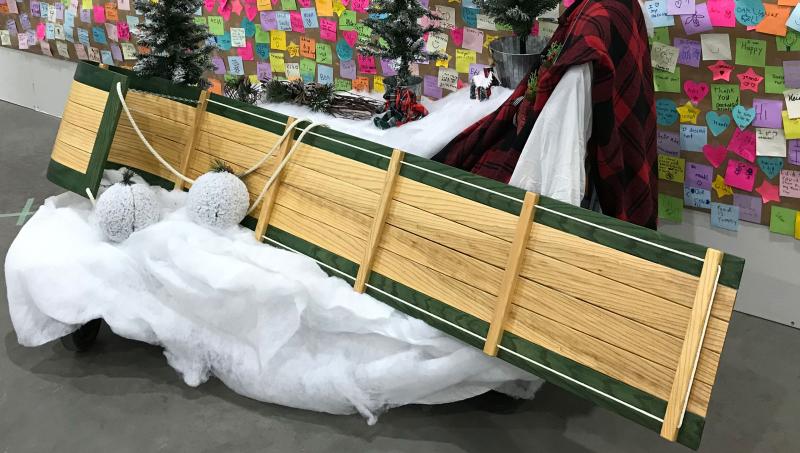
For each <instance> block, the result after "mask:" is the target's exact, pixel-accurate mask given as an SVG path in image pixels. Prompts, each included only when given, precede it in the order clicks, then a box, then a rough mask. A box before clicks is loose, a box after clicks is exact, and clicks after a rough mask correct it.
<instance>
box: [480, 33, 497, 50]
mask: <svg viewBox="0 0 800 453" xmlns="http://www.w3.org/2000/svg"><path fill="white" fill-rule="evenodd" d="M497 38H499V36H495V35H490V34H489V33H486V34H485V35H484V36H483V48H484V49H488V48H489V44H491V43H492V41H494V40H495V39H497Z"/></svg>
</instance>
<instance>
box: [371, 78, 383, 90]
mask: <svg viewBox="0 0 800 453" xmlns="http://www.w3.org/2000/svg"><path fill="white" fill-rule="evenodd" d="M372 86H373V87H374V89H375V92H376V93H383V92H384V91H386V88H385V87H384V86H383V77H381V76H377V75H376V76H375V78H374V79H373V81H372Z"/></svg>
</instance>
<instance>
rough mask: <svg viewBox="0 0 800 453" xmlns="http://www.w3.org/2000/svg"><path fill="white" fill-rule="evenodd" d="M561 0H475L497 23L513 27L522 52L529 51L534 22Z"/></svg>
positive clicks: (481, 9)
mask: <svg viewBox="0 0 800 453" xmlns="http://www.w3.org/2000/svg"><path fill="white" fill-rule="evenodd" d="M559 1H560V0H475V5H476V6H477V7H478V9H480V11H481V12H482V13H484V14H486V15H487V16H489V17H491V18H493V19H494V21H495V23H497V24H502V25H507V26H509V27H511V29H512V30H513V31H514V34H515V35H517V36H518V37H519V50H520V53H528V52H527V46H526V41H527V39H528V35H530V34H531V30H532V29H533V22H534V21H535V20H536V18H537V17H538V16H539V15H540V14H542V13H543V12H545V11H549V10H551V9H553V8H555V7H556V6H558V4H559Z"/></svg>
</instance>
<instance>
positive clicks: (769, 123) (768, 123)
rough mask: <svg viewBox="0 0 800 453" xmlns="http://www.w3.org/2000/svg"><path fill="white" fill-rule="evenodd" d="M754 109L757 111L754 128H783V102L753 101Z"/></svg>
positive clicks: (770, 100)
mask: <svg viewBox="0 0 800 453" xmlns="http://www.w3.org/2000/svg"><path fill="white" fill-rule="evenodd" d="M753 108H754V109H756V117H755V119H754V120H753V126H756V127H768V128H771V129H780V128H782V127H783V124H782V121H781V120H782V117H781V110H783V101H780V100H777V99H753Z"/></svg>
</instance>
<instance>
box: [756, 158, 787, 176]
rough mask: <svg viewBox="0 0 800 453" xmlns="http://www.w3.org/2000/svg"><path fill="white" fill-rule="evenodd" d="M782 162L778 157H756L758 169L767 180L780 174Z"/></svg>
mask: <svg viewBox="0 0 800 453" xmlns="http://www.w3.org/2000/svg"><path fill="white" fill-rule="evenodd" d="M783 162H784V159H782V158H780V157H766V156H758V157H756V163H757V164H758V168H760V169H761V171H762V172H764V176H766V177H767V179H773V178H775V177H776V176H778V175H779V174H780V173H781V170H783Z"/></svg>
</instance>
